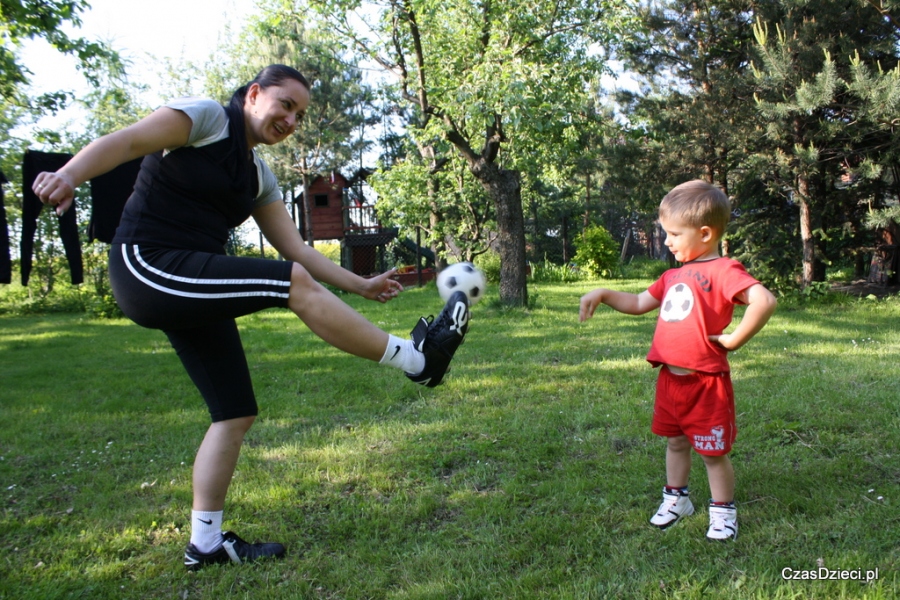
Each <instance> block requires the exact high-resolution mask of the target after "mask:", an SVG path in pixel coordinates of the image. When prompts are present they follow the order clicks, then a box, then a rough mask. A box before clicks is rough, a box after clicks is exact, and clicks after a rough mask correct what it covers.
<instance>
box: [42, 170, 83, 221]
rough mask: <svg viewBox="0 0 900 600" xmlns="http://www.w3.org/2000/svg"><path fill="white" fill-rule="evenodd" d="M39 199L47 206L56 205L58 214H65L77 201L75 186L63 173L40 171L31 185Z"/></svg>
mask: <svg viewBox="0 0 900 600" xmlns="http://www.w3.org/2000/svg"><path fill="white" fill-rule="evenodd" d="M31 189H32V191H34V193H35V195H36V196H37V197H38V199H39V200H40V201H41V202H43V203H44V204H46V205H47V206H55V207H56V214H57V215H58V216H60V217H61V216H63V214H65V212H66V211H67V210H69V207H70V206H72V202H74V201H75V186H74V184H73V183H72V181H70V180H69V178H68V177H66V176H65V175H63V174H61V173H47V172H44V173H40V174H38V176H37V178H36V179H35V180H34V184H33V185H32V186H31Z"/></svg>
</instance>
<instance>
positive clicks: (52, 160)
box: [21, 150, 84, 285]
mask: <svg viewBox="0 0 900 600" xmlns="http://www.w3.org/2000/svg"><path fill="white" fill-rule="evenodd" d="M71 158H72V155H71V154H65V153H59V152H37V151H34V150H27V151H26V152H25V156H23V157H22V254H21V256H22V285H28V278H29V276H30V275H31V258H32V256H31V255H32V252H33V250H34V234H35V232H36V231H37V218H38V215H39V214H40V213H41V209H43V208H44V204H43V203H42V202H41V201H40V199H39V198H38V197H37V195H36V194H35V193H34V191H33V190H32V189H31V186H32V185H34V180H35V179H37V176H38V174H39V173H41V172H43V171H51V172H52V171H57V170H59V169H60V168H62V166H63V165H65V164H66V163H67V162H69V159H71ZM57 219H58V220H59V234H60V237H61V238H62V241H63V248H65V251H66V259H68V261H69V272H70V273H71V275H72V283H73V284H76V285H77V284H79V283H82V282H83V281H84V266H83V265H82V262H81V244H80V243H79V240H78V221H77V219H76V218H75V204H74V203H72V206H71V207H70V208H69V210H67V211H66V212H65V213H63V215H62V216H61V217H57Z"/></svg>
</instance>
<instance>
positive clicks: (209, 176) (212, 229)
mask: <svg viewBox="0 0 900 600" xmlns="http://www.w3.org/2000/svg"><path fill="white" fill-rule="evenodd" d="M166 106H167V107H169V108H173V109H175V110H180V111H182V112H183V113H185V114H186V115H187V116H188V117H190V119H191V122H192V126H191V133H190V137H189V138H188V143H187V144H186V145H185V146H182V147H180V148H170V149H166V150H164V151H163V152H159V153H156V154H151V155H148V156H147V157H145V158H144V161H143V163H142V164H141V170H140V173H139V174H138V178H137V181H136V182H135V186H134V193H132V195H131V197H130V198H129V199H128V202H127V203H126V204H125V210H124V211H123V213H122V219H121V221H120V222H119V227H118V229H117V230H116V235H115V238H114V239H113V243H123V244H141V245H148V246H157V247H164V248H183V249H189V250H201V251H205V252H213V253H217V254H221V253H223V252H224V247H225V242H226V241H227V239H228V231H229V229H231V228H233V227H237V226H238V225H240V224H241V223H243V222H244V221H246V220H247V218H248V217H249V216H250V213H251V212H252V211H253V209H254V208H256V207H258V206H263V205H266V204H269V203H271V202H276V201H281V200H282V195H281V190H280V189H279V187H278V182H277V181H276V179H275V175H274V174H273V173H272V171H271V170H270V169H269V167H268V166H266V164H265V163H264V162H263V161H262V160H261V159H260V158H259V156H258V155H257V154H256V152H253V153H252V163H253V164H252V165H250V166H252V167H253V168H247V169H244V171H245V172H247V173H249V174H250V175H249V176H247V177H244V180H243V181H239V180H238V177H237V176H236V173H237V172H238V169H237V168H236V167H237V162H236V161H237V160H239V159H240V157H238V156H237V155H236V153H235V152H234V151H233V149H232V143H231V140H230V139H229V128H228V116H227V114H226V112H225V109H224V108H223V107H222V106H221V105H220V104H218V103H217V102H215V101H213V100H204V99H199V98H182V99H179V100H174V101H172V102H169V103H168V104H166ZM244 160H248V162H249V160H250V159H249V158H245V159H244Z"/></svg>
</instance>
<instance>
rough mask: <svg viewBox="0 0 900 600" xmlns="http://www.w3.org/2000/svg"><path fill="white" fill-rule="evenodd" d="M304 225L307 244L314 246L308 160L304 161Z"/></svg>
mask: <svg viewBox="0 0 900 600" xmlns="http://www.w3.org/2000/svg"><path fill="white" fill-rule="evenodd" d="M302 165H303V225H304V229H305V231H304V232H303V233H304V234H305V235H304V236H303V237H304V239H305V240H306V243H307V244H309V245H310V247H312V246H313V243H314V240H313V228H312V200H310V197H309V184H310V181H309V171H308V170H307V168H306V158H304V159H303V162H302Z"/></svg>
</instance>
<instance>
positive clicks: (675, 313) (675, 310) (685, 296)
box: [659, 283, 694, 323]
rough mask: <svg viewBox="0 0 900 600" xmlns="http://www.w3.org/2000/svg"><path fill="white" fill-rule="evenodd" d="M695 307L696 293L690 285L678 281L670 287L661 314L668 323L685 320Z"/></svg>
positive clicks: (661, 306)
mask: <svg viewBox="0 0 900 600" xmlns="http://www.w3.org/2000/svg"><path fill="white" fill-rule="evenodd" d="M692 308H694V293H693V292H692V291H691V288H690V286H687V285H685V284H683V283H678V284H676V285H673V286H672V287H670V288H669V291H668V292H666V296H665V298H663V301H662V304H661V305H660V309H659V316H660V317H661V318H662V320H663V321H666V322H667V323H675V322H677V321H683V320H684V319H685V318H686V317H687V316H688V315H689V314H691V309H692Z"/></svg>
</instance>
